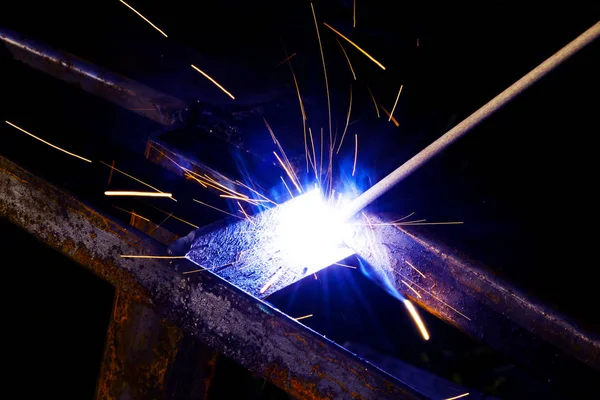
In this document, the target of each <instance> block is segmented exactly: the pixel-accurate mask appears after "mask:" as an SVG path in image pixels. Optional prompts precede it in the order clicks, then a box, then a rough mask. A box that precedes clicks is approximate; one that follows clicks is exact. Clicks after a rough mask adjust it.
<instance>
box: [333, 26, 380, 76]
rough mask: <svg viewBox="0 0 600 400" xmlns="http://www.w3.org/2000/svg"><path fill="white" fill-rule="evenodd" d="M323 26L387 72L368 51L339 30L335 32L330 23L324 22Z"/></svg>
mask: <svg viewBox="0 0 600 400" xmlns="http://www.w3.org/2000/svg"><path fill="white" fill-rule="evenodd" d="M323 25H325V26H326V27H328V28H329V29H331V30H332V31H333V32H335V33H336V34H338V35H339V36H340V37H341V38H342V39H344V40H345V41H347V42H348V43H350V44H351V45H352V46H354V47H356V49H357V50H358V51H360V52H361V53H363V54H364V55H365V56H367V57H368V58H369V59H370V60H371V61H373V62H374V63H375V64H377V65H378V66H379V67H380V68H381V69H383V70H385V67H384V66H383V64H381V63H380V62H379V61H377V60H376V59H374V58H373V57H372V56H371V55H370V54H369V53H367V52H366V51H364V50H363V49H361V48H360V47H358V45H357V44H356V43H354V42H353V41H352V40H350V39H348V38H347V37H346V36H344V35H342V34H341V33H340V32H338V31H337V30H335V29H334V28H332V27H331V25H329V24H328V23H326V22H323Z"/></svg>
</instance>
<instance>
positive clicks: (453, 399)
mask: <svg viewBox="0 0 600 400" xmlns="http://www.w3.org/2000/svg"><path fill="white" fill-rule="evenodd" d="M468 395H469V392H467V393H463V394H460V395H458V396H454V397H448V398H447V399H444V400H456V399H461V398H463V397H467V396H468Z"/></svg>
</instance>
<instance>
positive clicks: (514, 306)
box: [365, 216, 600, 376]
mask: <svg viewBox="0 0 600 400" xmlns="http://www.w3.org/2000/svg"><path fill="white" fill-rule="evenodd" d="M370 220H371V221H370V222H371V225H372V229H373V230H374V231H375V234H376V235H377V237H378V240H379V241H381V243H383V245H384V246H385V248H386V249H387V253H388V254H387V259H389V260H390V262H391V268H392V270H393V272H394V275H395V280H396V287H398V288H400V289H402V291H403V292H404V293H405V295H407V296H408V297H409V298H410V299H411V300H412V301H414V302H415V303H417V304H419V305H420V306H421V307H423V308H425V309H426V310H428V311H429V312H430V313H432V314H434V315H436V316H438V317H439V318H441V319H442V320H444V321H446V322H448V323H450V324H452V325H454V326H455V327H457V328H458V329H460V330H462V331H463V332H466V333H467V334H469V335H470V336H472V337H473V338H475V339H477V340H480V341H483V342H485V343H487V344H489V345H491V346H492V347H494V348H496V349H498V350H500V351H501V352H502V353H503V354H506V355H509V356H511V358H513V359H516V360H518V361H520V362H522V363H523V364H525V365H529V366H532V367H534V368H535V370H537V371H538V372H540V373H541V374H546V376H549V371H550V370H551V369H552V368H554V369H556V368H557V367H556V365H564V366H569V365H573V363H572V362H571V361H569V359H568V358H567V357H566V356H565V355H564V354H566V355H570V356H573V357H575V358H577V359H579V360H580V361H582V362H584V363H586V364H588V365H589V366H591V367H593V368H594V369H596V370H599V371H600V340H599V339H598V338H597V337H595V336H593V335H591V334H588V333H586V332H584V331H582V330H581V329H579V328H578V327H577V326H576V325H574V324H573V323H571V322H569V321H568V319H567V318H565V317H564V316H562V315H559V314H558V313H556V312H554V311H553V310H551V309H549V308H548V307H546V306H544V305H542V304H541V303H539V302H537V301H535V300H533V299H531V298H529V297H528V296H526V295H525V294H524V293H522V292H521V291H520V290H518V289H517V288H515V287H513V286H511V285H509V284H508V283H506V282H503V281H502V280H500V279H498V278H496V277H493V276H492V275H491V274H489V273H487V272H485V271H486V268H484V267H483V266H480V265H476V264H474V263H472V262H469V261H468V260H466V259H465V258H464V257H462V256H461V255H459V253H458V252H456V251H454V250H452V249H450V248H448V247H446V246H444V245H442V244H440V243H435V242H434V241H432V240H430V239H427V238H426V236H425V235H423V234H422V233H419V232H420V231H419V229H418V227H412V228H404V229H399V228H396V227H394V226H391V225H385V223H384V220H382V219H378V218H376V217H373V216H370ZM365 258H368V255H365ZM409 263H410V264H409ZM413 267H415V268H416V269H415V268H413ZM417 270H418V271H417ZM402 281H404V282H402ZM407 285H410V286H411V287H412V288H413V289H415V291H416V292H418V293H419V295H417V294H416V293H415V291H413V290H411V289H409V288H408V287H407ZM556 349H561V350H562V352H564V354H563V355H560V354H559V353H561V352H559V351H557V350H556ZM569 358H570V357H569ZM559 359H561V360H560V362H559ZM572 361H574V360H572Z"/></svg>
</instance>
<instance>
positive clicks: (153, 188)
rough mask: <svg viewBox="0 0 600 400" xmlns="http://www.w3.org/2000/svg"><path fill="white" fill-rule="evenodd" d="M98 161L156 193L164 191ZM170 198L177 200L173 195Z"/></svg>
mask: <svg viewBox="0 0 600 400" xmlns="http://www.w3.org/2000/svg"><path fill="white" fill-rule="evenodd" d="M100 163H102V164H104V165H106V166H107V167H108V168H110V169H111V171H112V170H114V171H117V172H119V173H121V174H123V175H125V176H126V177H128V178H130V179H133V180H134V181H136V182H139V183H141V184H142V185H144V186H146V187H149V188H150V189H152V190H156V191H157V192H158V193H164V192H162V191H160V190H158V189H157V188H155V187H154V186H151V185H149V184H147V183H146V182H144V181H142V180H140V179H138V178H136V177H135V176H131V175H129V174H127V173H125V172H123V171H121V170H120V169H118V168H116V167H115V166H114V165H108V164H107V163H105V162H104V161H100ZM165 197H171V195H169V196H165ZM171 199H172V200H174V201H177V200H175V198H173V197H171Z"/></svg>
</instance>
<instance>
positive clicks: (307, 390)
mask: <svg viewBox="0 0 600 400" xmlns="http://www.w3.org/2000/svg"><path fill="white" fill-rule="evenodd" d="M265 378H267V379H268V380H269V381H271V382H272V383H273V384H275V385H276V386H279V387H280V388H282V389H284V390H286V391H287V392H288V393H289V394H290V395H292V396H295V397H298V398H301V399H308V400H330V399H333V398H334V397H333V396H329V395H325V394H321V393H319V392H318V390H317V383H313V382H304V381H302V380H300V379H298V378H295V377H293V376H289V373H288V371H287V370H286V369H285V368H281V367H280V366H279V365H277V363H273V364H270V365H268V366H267V368H266V369H265Z"/></svg>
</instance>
